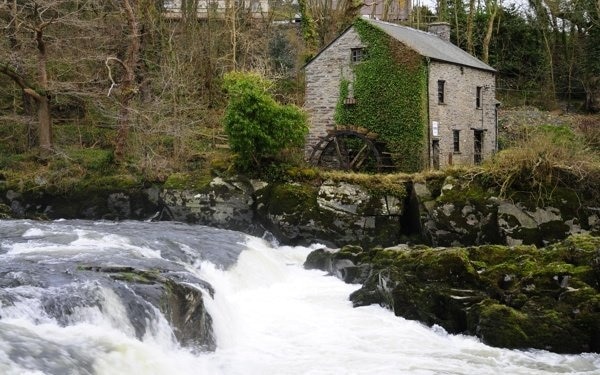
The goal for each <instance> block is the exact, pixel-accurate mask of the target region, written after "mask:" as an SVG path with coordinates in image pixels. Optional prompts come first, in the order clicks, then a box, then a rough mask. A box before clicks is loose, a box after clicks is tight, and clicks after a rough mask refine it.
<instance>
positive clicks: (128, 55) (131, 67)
mask: <svg viewBox="0 0 600 375" xmlns="http://www.w3.org/2000/svg"><path fill="white" fill-rule="evenodd" d="M139 3H140V0H120V1H119V5H120V7H121V10H122V14H123V15H124V17H125V20H126V22H127V28H128V44H127V51H126V52H125V58H124V59H123V60H121V59H119V58H117V57H114V56H110V57H108V58H107V59H106V67H107V69H108V74H109V77H110V80H111V89H112V88H113V87H114V86H118V94H117V97H118V101H119V116H118V119H117V124H118V125H117V126H118V133H117V140H116V146H115V155H116V157H117V159H122V158H123V156H124V154H125V148H126V145H127V140H128V138H129V132H130V128H131V124H130V122H131V112H132V107H131V102H132V100H133V99H134V98H135V97H136V96H137V95H138V93H139V87H138V86H137V82H136V70H137V67H138V64H139V60H140V46H141V32H140V21H139V14H140V9H139V6H140V4H139ZM111 62H117V63H118V64H119V65H120V66H121V68H122V71H123V73H122V77H121V79H120V82H119V83H118V84H117V82H116V81H115V79H114V77H113V74H112V70H111V67H110V65H111ZM109 93H110V91H109Z"/></svg>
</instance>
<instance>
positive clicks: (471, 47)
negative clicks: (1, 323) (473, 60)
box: [466, 0, 475, 55]
mask: <svg viewBox="0 0 600 375" xmlns="http://www.w3.org/2000/svg"><path fill="white" fill-rule="evenodd" d="M474 20H475V0H469V15H468V16H467V32H466V34H467V52H469V53H470V54H471V55H475V47H474V45H473V22H474Z"/></svg>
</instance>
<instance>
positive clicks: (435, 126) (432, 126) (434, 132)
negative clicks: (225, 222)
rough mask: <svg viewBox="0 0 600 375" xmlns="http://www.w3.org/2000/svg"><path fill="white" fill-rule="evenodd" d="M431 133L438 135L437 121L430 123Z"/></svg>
mask: <svg viewBox="0 0 600 375" xmlns="http://www.w3.org/2000/svg"><path fill="white" fill-rule="evenodd" d="M431 133H432V134H433V136H434V137H437V136H438V135H439V124H438V122H437V121H433V122H432V123H431Z"/></svg>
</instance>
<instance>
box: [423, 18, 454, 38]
mask: <svg viewBox="0 0 600 375" xmlns="http://www.w3.org/2000/svg"><path fill="white" fill-rule="evenodd" d="M427 31H428V32H430V33H431V34H434V35H437V36H438V37H439V38H440V39H442V40H445V41H446V42H449V41H450V24H449V23H448V22H433V23H430V24H429V26H428V27H427Z"/></svg>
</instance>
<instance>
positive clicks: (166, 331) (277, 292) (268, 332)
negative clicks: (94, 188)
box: [0, 221, 600, 375]
mask: <svg viewBox="0 0 600 375" xmlns="http://www.w3.org/2000/svg"><path fill="white" fill-rule="evenodd" d="M311 250H312V248H307V247H287V246H277V245H273V244H271V243H269V242H267V241H264V240H262V239H260V238H256V237H249V236H245V235H243V234H241V233H237V232H231V231H224V230H217V229H214V228H206V227H202V226H192V225H182V224H174V223H135V222H125V223H118V224H115V223H103V222H85V221H58V222H45V223H44V222H30V221H0V288H1V289H0V374H9V375H17V374H18V375H21V374H36V375H37V374H61V375H62V374H111V375H113V374H210V375H213V374H214V375H218V374H228V375H230V374H244V375H247V374H257V375H258V374H267V373H271V374H290V375H291V374H373V373H379V374H527V375H530V374H559V373H565V374H566V373H571V374H574V373H577V374H600V355H598V354H581V355H558V354H554V353H550V352H545V351H518V350H506V349H499V348H492V347H489V346H486V345H484V344H482V343H481V342H479V341H478V340H477V339H475V338H472V337H465V336H459V335H449V334H447V333H446V332H444V331H443V329H441V328H436V327H434V328H433V329H431V328H428V327H425V326H423V325H421V324H419V323H418V322H414V321H408V320H405V319H402V318H399V317H396V316H394V315H393V313H391V312H390V311H388V310H385V309H383V308H380V307H379V306H368V307H360V308H352V305H351V303H350V302H349V301H348V295H349V294H350V293H351V292H352V291H353V290H355V289H357V288H358V285H349V284H344V283H343V282H341V281H339V280H338V279H336V278H334V277H331V276H327V275H325V274H324V273H323V272H320V271H316V270H310V271H309V270H304V269H303V267H302V263H303V262H304V259H305V258H306V256H307V255H308V253H309V252H310V251H311ZM124 266H127V267H130V268H136V269H137V268H143V269H145V270H153V271H152V272H155V273H157V272H159V271H156V270H160V276H161V277H162V275H166V276H165V277H169V278H171V279H172V280H182V281H181V283H182V284H184V285H188V286H190V288H192V289H190V290H198V291H201V294H202V296H203V299H204V305H203V306H204V307H205V309H206V311H207V312H208V314H209V315H210V317H211V318H212V321H211V325H212V333H213V334H214V336H215V340H216V349H215V350H213V351H206V350H203V348H199V347H194V345H187V346H186V345H182V344H181V343H180V341H178V338H177V337H178V336H177V329H176V328H175V327H173V326H172V325H170V320H169V317H168V316H166V315H165V313H164V311H163V310H161V309H160V308H159V307H160V306H159V305H160V303H156V301H154V303H150V302H153V301H151V300H152V296H153V294H152V293H148V295H147V296H146V295H143V294H142V292H143V291H144V290H145V289H144V288H147V287H148V285H151V284H149V281H147V280H145V279H143V278H142V279H140V280H135V279H134V280H133V281H131V280H125V281H124V277H123V275H121V274H120V273H118V272H113V271H114V270H117V271H119V272H121V270H123V269H127V270H129V269H130V268H123V267H124ZM102 267H104V268H102ZM97 269H103V270H109V271H108V272H109V276H110V277H105V275H104V274H102V273H100V272H97V271H95V270H97ZM110 272H112V273H110ZM135 275H138V276H139V277H142V276H144V275H145V274H143V273H142V274H134V276H135ZM140 275H141V276H140ZM152 275H154V274H152ZM175 277H177V279H176V278H175ZM202 280H203V281H202ZM213 292H214V293H213ZM211 294H212V297H211ZM141 296H144V297H145V298H147V300H148V301H146V300H142V299H140V297H141ZM157 306H158V307H157Z"/></svg>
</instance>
